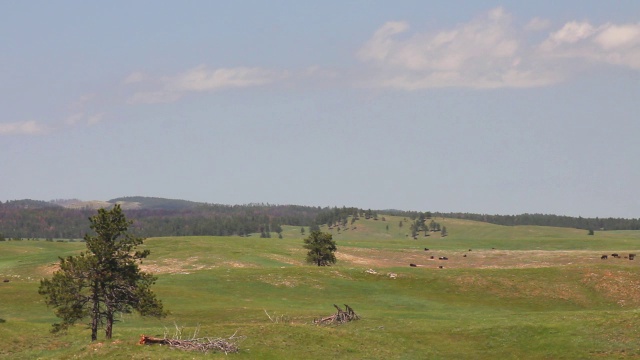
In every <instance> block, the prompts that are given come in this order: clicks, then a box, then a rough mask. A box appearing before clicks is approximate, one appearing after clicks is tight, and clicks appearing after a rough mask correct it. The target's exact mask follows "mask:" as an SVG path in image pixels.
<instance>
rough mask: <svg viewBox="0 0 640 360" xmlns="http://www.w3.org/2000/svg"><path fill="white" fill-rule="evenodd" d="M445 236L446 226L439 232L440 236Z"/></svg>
mask: <svg viewBox="0 0 640 360" xmlns="http://www.w3.org/2000/svg"><path fill="white" fill-rule="evenodd" d="M447 235H448V234H447V227H446V226H443V227H442V231H441V232H440V236H442V237H445V236H447Z"/></svg>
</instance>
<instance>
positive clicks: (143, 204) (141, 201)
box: [108, 196, 205, 210]
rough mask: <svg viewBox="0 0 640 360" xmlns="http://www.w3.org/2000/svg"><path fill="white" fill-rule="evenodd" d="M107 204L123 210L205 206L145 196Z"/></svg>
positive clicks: (177, 208)
mask: <svg viewBox="0 0 640 360" xmlns="http://www.w3.org/2000/svg"><path fill="white" fill-rule="evenodd" d="M108 202H109V203H111V204H120V206H121V207H122V208H123V209H126V208H127V207H129V208H132V209H134V208H135V209H148V210H189V209H194V208H196V207H198V206H203V205H205V204H204V203H199V202H194V201H187V200H178V199H164V198H158V197H145V196H125V197H119V198H115V199H111V200H109V201H108Z"/></svg>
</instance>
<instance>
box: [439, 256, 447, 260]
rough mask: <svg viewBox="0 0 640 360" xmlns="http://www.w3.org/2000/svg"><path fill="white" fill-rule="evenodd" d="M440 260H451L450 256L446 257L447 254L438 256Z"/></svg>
mask: <svg viewBox="0 0 640 360" xmlns="http://www.w3.org/2000/svg"><path fill="white" fill-rule="evenodd" d="M438 260H449V258H448V257H446V256H441V257H439V258H438Z"/></svg>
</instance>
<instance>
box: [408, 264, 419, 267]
mask: <svg viewBox="0 0 640 360" xmlns="http://www.w3.org/2000/svg"><path fill="white" fill-rule="evenodd" d="M409 266H411V267H417V266H418V265H416V264H409Z"/></svg>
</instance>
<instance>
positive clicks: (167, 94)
mask: <svg viewBox="0 0 640 360" xmlns="http://www.w3.org/2000/svg"><path fill="white" fill-rule="evenodd" d="M286 76H287V73H286V72H278V71H274V70H267V69H263V68H258V67H252V68H250V67H235V68H218V69H209V68H207V67H206V66H204V65H200V66H197V67H195V68H193V69H190V70H187V71H185V72H183V73H181V74H178V75H175V76H170V77H164V78H160V79H157V80H156V81H155V83H156V84H155V86H154V87H155V89H152V90H149V91H139V92H136V93H134V94H133V96H131V97H130V98H129V100H128V102H129V103H130V104H137V103H147V104H153V103H166V102H173V101H176V100H178V99H180V98H181V97H182V96H184V95H185V94H187V93H189V92H203V91H216V90H221V89H227V88H245V87H254V86H261V85H265V84H269V83H272V82H274V81H276V80H279V79H282V78H285V77H286ZM130 77H131V75H130V76H129V77H128V79H129V78H130ZM125 82H126V79H125Z"/></svg>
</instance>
